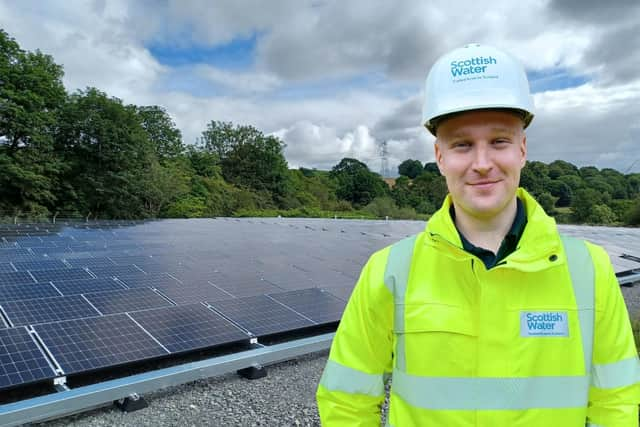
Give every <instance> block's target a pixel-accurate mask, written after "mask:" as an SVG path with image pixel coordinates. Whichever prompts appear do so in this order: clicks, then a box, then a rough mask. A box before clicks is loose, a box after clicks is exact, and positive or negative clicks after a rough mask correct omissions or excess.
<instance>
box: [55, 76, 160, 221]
mask: <svg viewBox="0 0 640 427" xmlns="http://www.w3.org/2000/svg"><path fill="white" fill-rule="evenodd" d="M56 138H57V144H58V146H59V149H60V150H61V151H62V152H63V153H64V156H65V162H66V163H67V164H69V169H68V170H67V171H66V173H65V179H66V181H67V182H69V183H71V185H72V187H73V189H74V194H75V195H76V197H77V203H78V209H79V210H81V211H83V212H91V214H92V215H93V216H99V217H107V218H131V217H133V218H137V217H141V216H144V214H145V212H146V210H145V209H144V201H143V194H144V189H143V186H144V184H145V183H147V182H149V180H148V179H145V174H147V173H149V171H151V165H152V162H153V161H154V160H155V155H154V149H153V147H152V146H151V142H150V141H149V139H148V134H147V133H146V131H145V130H144V129H143V128H142V125H141V123H140V120H139V117H138V116H137V114H136V108H135V107H133V106H124V105H123V104H122V101H120V100H119V99H117V98H110V97H108V96H107V95H106V94H105V93H103V92H100V91H99V90H97V89H95V88H88V89H87V90H85V91H78V92H76V93H75V94H73V95H72V96H71V97H70V98H69V101H68V102H67V103H66V105H65V106H64V108H63V109H62V113H61V120H60V124H59V131H58V134H57V137H56Z"/></svg>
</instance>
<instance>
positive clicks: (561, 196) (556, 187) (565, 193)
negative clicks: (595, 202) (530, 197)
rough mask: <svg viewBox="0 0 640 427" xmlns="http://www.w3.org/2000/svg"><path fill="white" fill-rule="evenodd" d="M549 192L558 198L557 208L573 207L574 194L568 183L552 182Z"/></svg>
mask: <svg viewBox="0 0 640 427" xmlns="http://www.w3.org/2000/svg"><path fill="white" fill-rule="evenodd" d="M549 192H550V193H551V195H553V196H554V197H557V199H558V200H557V201H556V206H558V207H566V206H571V200H572V198H573V192H572V191H571V187H569V186H568V185H567V184H566V183H564V182H562V181H557V180H551V181H550V182H549Z"/></svg>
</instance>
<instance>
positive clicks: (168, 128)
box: [136, 105, 184, 162]
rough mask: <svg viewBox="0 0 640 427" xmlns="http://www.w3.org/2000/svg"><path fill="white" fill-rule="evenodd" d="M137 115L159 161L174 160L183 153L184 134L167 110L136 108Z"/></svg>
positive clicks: (147, 107)
mask: <svg viewBox="0 0 640 427" xmlns="http://www.w3.org/2000/svg"><path fill="white" fill-rule="evenodd" d="M136 114H137V115H138V117H139V119H140V122H141V125H142V129H144V131H145V132H146V133H147V139H148V140H149V141H151V144H152V146H153V149H154V150H155V153H156V156H157V158H158V160H159V161H161V162H164V161H167V160H169V159H174V158H176V157H177V156H179V155H180V154H181V153H182V151H183V150H184V147H183V146H182V133H181V132H180V129H178V128H177V127H176V124H175V123H174V122H173V119H172V118H171V116H170V115H169V114H168V113H167V110H165V109H164V108H162V107H159V106H157V105H151V106H145V107H136Z"/></svg>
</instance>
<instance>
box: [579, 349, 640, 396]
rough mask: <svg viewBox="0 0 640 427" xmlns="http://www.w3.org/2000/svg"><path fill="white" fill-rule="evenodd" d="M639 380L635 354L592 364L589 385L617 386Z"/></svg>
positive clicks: (638, 362) (638, 361) (639, 372)
mask: <svg viewBox="0 0 640 427" xmlns="http://www.w3.org/2000/svg"><path fill="white" fill-rule="evenodd" d="M638 382H640V360H638V357H637V356H633V357H630V358H628V359H623V360H619V361H617V362H613V363H607V364H602V365H598V364H594V365H593V377H592V379H591V385H593V386H594V387H597V388H617V387H625V386H629V385H633V384H636V383H638Z"/></svg>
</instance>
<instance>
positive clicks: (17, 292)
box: [0, 283, 60, 304]
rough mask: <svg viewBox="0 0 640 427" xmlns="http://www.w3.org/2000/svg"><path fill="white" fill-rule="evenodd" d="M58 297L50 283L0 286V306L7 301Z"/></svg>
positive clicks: (58, 294)
mask: <svg viewBox="0 0 640 427" xmlns="http://www.w3.org/2000/svg"><path fill="white" fill-rule="evenodd" d="M56 296H57V297H59V296H60V292H58V291H57V290H56V288H54V287H53V286H52V285H51V284H50V283H27V284H21V285H6V286H0V304H2V303H3V302H7V301H19V300H25V299H37V298H49V297H56Z"/></svg>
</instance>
